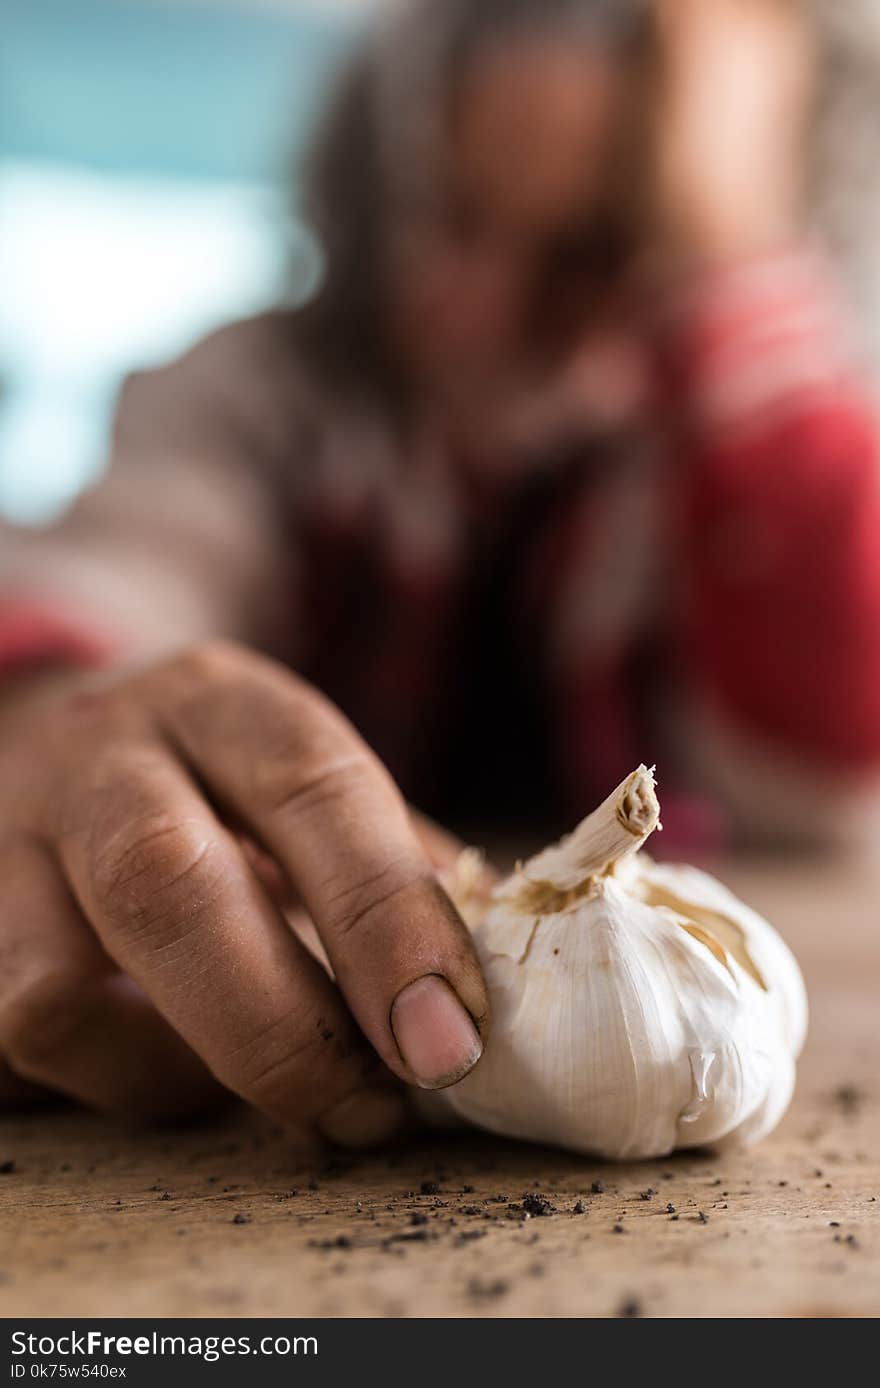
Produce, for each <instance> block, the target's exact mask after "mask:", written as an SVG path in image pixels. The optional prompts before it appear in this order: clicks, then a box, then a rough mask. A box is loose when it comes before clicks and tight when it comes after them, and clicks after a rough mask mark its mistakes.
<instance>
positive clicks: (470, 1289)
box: [467, 1277, 510, 1301]
mask: <svg viewBox="0 0 880 1388" xmlns="http://www.w3.org/2000/svg"><path fill="white" fill-rule="evenodd" d="M509 1291H510V1283H509V1282H505V1281H504V1280H503V1279H502V1278H500V1277H499V1278H497V1279H496V1280H495V1281H493V1282H485V1281H483V1280H482V1279H481V1278H479V1277H472V1278H471V1280H470V1282H468V1285H467V1294H468V1296H469V1297H471V1298H473V1300H474V1301H494V1300H496V1299H497V1298H498V1297H501V1296H506V1295H507V1293H508V1292H509Z"/></svg>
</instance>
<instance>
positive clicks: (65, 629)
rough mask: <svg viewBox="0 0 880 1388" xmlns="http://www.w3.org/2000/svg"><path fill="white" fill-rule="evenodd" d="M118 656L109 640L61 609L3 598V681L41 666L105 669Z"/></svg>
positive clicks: (0, 611) (0, 642)
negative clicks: (101, 666) (14, 674)
mask: <svg viewBox="0 0 880 1388" xmlns="http://www.w3.org/2000/svg"><path fill="white" fill-rule="evenodd" d="M114 652H115V643H114V642H113V641H111V639H110V638H109V637H108V636H106V635H104V634H102V633H100V632H98V631H95V630H93V629H92V628H91V627H89V626H88V625H87V624H86V623H81V622H78V621H77V620H76V618H75V617H73V616H71V615H69V614H67V613H64V612H62V611H60V610H59V609H56V608H54V607H50V606H47V605H44V604H42V603H39V602H34V601H32V600H30V599H28V598H24V597H21V598H19V597H7V598H0V679H2V678H3V676H4V675H7V674H10V673H12V672H15V673H16V674H18V673H20V672H21V671H23V670H26V669H29V668H36V667H37V666H41V665H71V666H81V667H88V666H97V665H104V664H106V663H107V662H108V661H109V660H110V659H111V658H112V656H113V654H114Z"/></svg>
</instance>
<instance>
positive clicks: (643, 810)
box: [510, 766, 660, 895]
mask: <svg viewBox="0 0 880 1388" xmlns="http://www.w3.org/2000/svg"><path fill="white" fill-rule="evenodd" d="M654 784H655V783H654V776H653V772H651V771H649V770H648V768H647V767H646V766H640V767H638V769H637V770H636V771H633V773H632V774H631V775H630V776H627V778H626V780H625V781H623V782H622V783H621V785H619V786H618V787H617V789H616V790H615V791H612V793H611V795H609V796H608V799H607V800H605V801H603V803H602V804H601V805H600V806H599V808H598V809H596V810H594V811H593V813H592V814H591V815H588V816H587V818H586V819H585V820H583V822H582V823H581V824H580V825H578V827H577V829H575V830H574V832H573V833H572V834H569V835H568V837H567V838H564V839H562V840H561V842H560V843H558V844H556V845H555V846H554V847H553V848H547V849H545V850H544V852H543V853H539V854H538V855H537V857H535V858H530V859H529V861H528V862H527V863H526V864H525V865H524V866H523V867H521V868H520V869H519V871H518V872H517V873H516V875H515V877H514V879H513V882H512V884H511V885H512V886H513V887H514V888H515V889H514V890H513V891H512V892H511V893H510V894H511V895H516V894H517V891H516V887H517V886H518V888H519V890H522V889H523V887H525V886H527V885H532V886H539V887H547V888H550V889H552V890H555V891H557V892H562V893H567V892H571V891H577V890H578V889H580V888H583V887H586V886H588V885H589V883H590V881H591V879H593V878H596V877H605V876H607V875H608V874H609V873H610V872H612V871H613V869H614V866H615V864H616V863H619V862H620V860H621V859H622V858H625V857H627V856H628V855H629V854H630V853H635V852H637V850H638V849H639V848H641V846H642V844H643V843H644V842H645V840H646V839H647V838H648V837H649V835H650V834H652V833H653V832H654V830H655V829H657V828H659V827H660V805H659V802H658V800H657V795H656V793H655V790H654ZM523 879H525V882H523Z"/></svg>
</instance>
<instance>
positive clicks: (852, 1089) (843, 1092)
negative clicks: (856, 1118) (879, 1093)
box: [834, 1084, 865, 1116]
mask: <svg viewBox="0 0 880 1388" xmlns="http://www.w3.org/2000/svg"><path fill="white" fill-rule="evenodd" d="M864 1097H865V1096H864V1094H863V1093H862V1091H861V1090H860V1089H859V1088H857V1086H856V1085H854V1084H841V1085H838V1087H837V1089H835V1091H834V1102H835V1103H836V1104H837V1106H838V1108H840V1109H841V1110H842V1111H843V1112H844V1113H845V1114H848V1115H850V1116H852V1115H853V1114H856V1113H858V1111H859V1109H860V1108H861V1106H862V1102H863V1100H864Z"/></svg>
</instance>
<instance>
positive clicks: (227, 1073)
mask: <svg viewBox="0 0 880 1388" xmlns="http://www.w3.org/2000/svg"><path fill="white" fill-rule="evenodd" d="M364 1052H365V1047H364V1045H363V1042H361V1041H360V1039H359V1037H358V1035H357V1033H356V1032H355V1029H354V1027H353V1025H351V1024H350V1023H347V1022H344V1021H341V1020H340V1019H339V1018H334V1019H333V1020H328V1019H327V1018H325V1017H324V1016H323V1015H321V1014H320V1013H316V1012H311V1013H310V1014H309V1015H308V1016H306V1017H303V1016H301V1015H300V1014H299V1012H298V1011H297V1012H294V1013H290V1014H287V1015H285V1016H283V1017H281V1018H278V1019H276V1020H275V1021H273V1022H272V1023H270V1024H269V1025H267V1026H266V1027H263V1028H261V1029H260V1030H259V1031H258V1032H256V1033H255V1034H254V1036H252V1037H251V1038H250V1039H249V1040H248V1041H247V1042H246V1043H245V1044H244V1045H243V1046H240V1047H239V1048H238V1049H237V1050H236V1051H234V1052H233V1053H232V1054H230V1055H229V1056H227V1058H226V1060H225V1061H224V1062H223V1063H222V1065H221V1066H219V1067H216V1073H217V1076H218V1078H219V1079H220V1080H221V1081H222V1083H224V1084H225V1085H227V1087H228V1088H230V1089H232V1090H234V1091H235V1092H236V1093H238V1094H240V1095H242V1096H243V1097H244V1098H246V1099H247V1100H248V1101H249V1102H250V1103H253V1104H255V1105H256V1106H257V1107H258V1108H261V1109H263V1110H264V1111H266V1112H268V1113H276V1114H278V1115H281V1116H287V1117H291V1116H294V1117H297V1118H299V1119H301V1120H302V1119H308V1118H309V1117H310V1116H311V1115H312V1114H313V1113H315V1112H317V1111H318V1110H319V1109H320V1108H321V1107H325V1106H326V1103H327V1094H328V1091H329V1090H330V1089H331V1087H333V1086H334V1083H335V1079H334V1076H336V1075H338V1078H339V1083H340V1084H341V1083H344V1082H345V1081H346V1078H347V1079H348V1082H349V1083H350V1069H349V1067H350V1066H351V1065H352V1064H354V1065H355V1066H359V1065H360V1066H363V1065H366V1066H367V1067H369V1065H370V1064H371V1060H370V1057H369V1056H367V1055H365V1054H364Z"/></svg>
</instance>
